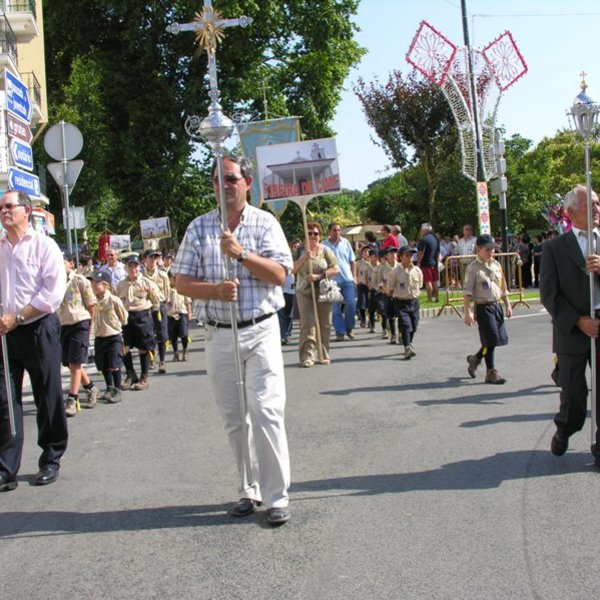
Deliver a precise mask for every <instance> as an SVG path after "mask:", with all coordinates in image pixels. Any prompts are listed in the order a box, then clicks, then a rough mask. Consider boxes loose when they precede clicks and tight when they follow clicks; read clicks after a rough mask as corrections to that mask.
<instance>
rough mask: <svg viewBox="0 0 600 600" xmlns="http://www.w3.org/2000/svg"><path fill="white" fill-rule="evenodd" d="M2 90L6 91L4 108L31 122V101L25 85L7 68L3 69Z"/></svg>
mask: <svg viewBox="0 0 600 600" xmlns="http://www.w3.org/2000/svg"><path fill="white" fill-rule="evenodd" d="M4 91H5V92H6V110H8V112H9V113H11V114H13V115H14V116H15V117H19V118H20V119H23V121H26V122H27V123H30V122H31V112H32V110H33V109H32V107H31V102H29V90H28V89H27V86H26V85H25V84H24V83H23V82H22V81H21V80H20V79H19V78H18V77H17V76H15V75H13V74H12V73H11V72H10V71H9V70H8V69H4Z"/></svg>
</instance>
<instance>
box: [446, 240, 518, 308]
mask: <svg viewBox="0 0 600 600" xmlns="http://www.w3.org/2000/svg"><path fill="white" fill-rule="evenodd" d="M475 258H477V255H476V254H468V255H465V256H447V257H446V259H445V260H444V287H445V294H446V301H445V302H444V304H443V305H442V306H441V307H440V309H439V311H438V313H437V315H436V316H438V317H439V316H440V315H441V314H442V313H443V312H444V310H445V309H446V308H450V309H451V310H452V311H453V312H455V313H456V314H457V315H458V316H459V317H461V318H462V316H463V315H462V313H461V312H460V311H459V310H458V308H457V306H456V305H457V304H460V305H461V306H462V304H463V301H464V288H463V283H464V278H465V271H466V270H467V267H468V266H469V265H470V264H471V263H472V262H473V260H475ZM494 258H495V259H496V260H497V261H498V262H499V263H500V264H501V265H502V270H503V271H504V277H505V279H506V286H507V287H508V296H509V298H515V300H514V301H512V300H511V304H512V306H513V307H514V306H517V305H519V304H523V305H524V306H526V307H527V308H529V304H528V303H527V302H526V300H525V296H524V293H523V272H522V267H523V262H522V261H521V257H520V256H519V254H518V252H499V253H497V254H494ZM440 291H441V290H440Z"/></svg>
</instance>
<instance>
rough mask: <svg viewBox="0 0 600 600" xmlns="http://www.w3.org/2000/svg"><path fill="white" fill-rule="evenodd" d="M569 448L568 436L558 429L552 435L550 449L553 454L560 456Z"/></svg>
mask: <svg viewBox="0 0 600 600" xmlns="http://www.w3.org/2000/svg"><path fill="white" fill-rule="evenodd" d="M568 448H569V438H568V437H565V436H564V435H562V434H561V433H559V432H558V431H557V432H556V433H555V434H554V435H553V436H552V441H551V442H550V451H551V452H552V454H554V456H562V455H563V454H564V453H565V452H566V451H567V450H568Z"/></svg>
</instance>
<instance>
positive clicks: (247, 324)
mask: <svg viewBox="0 0 600 600" xmlns="http://www.w3.org/2000/svg"><path fill="white" fill-rule="evenodd" d="M274 314H275V313H268V314H266V315H261V316H260V317H256V319H250V320H249V321H239V322H238V324H237V327H238V329H244V327H250V325H256V324H257V323H260V322H261V321H265V320H266V319H268V318H269V317H272V316H273V315H274ZM205 322H206V324H207V325H210V326H211V327H216V328H217V329H219V328H221V329H231V323H217V321H205Z"/></svg>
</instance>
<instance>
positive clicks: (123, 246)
mask: <svg viewBox="0 0 600 600" xmlns="http://www.w3.org/2000/svg"><path fill="white" fill-rule="evenodd" d="M110 247H111V248H114V249H115V250H117V251H118V252H119V253H121V252H127V251H130V250H131V236H130V235H125V234H123V235H113V234H111V235H110Z"/></svg>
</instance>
